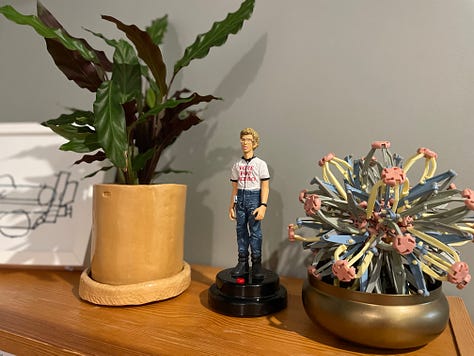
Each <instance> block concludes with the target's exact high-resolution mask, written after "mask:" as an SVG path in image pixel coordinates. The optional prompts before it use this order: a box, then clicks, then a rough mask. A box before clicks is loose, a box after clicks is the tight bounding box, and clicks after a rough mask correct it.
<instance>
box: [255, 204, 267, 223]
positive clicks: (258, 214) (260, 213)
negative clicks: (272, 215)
mask: <svg viewBox="0 0 474 356" xmlns="http://www.w3.org/2000/svg"><path fill="white" fill-rule="evenodd" d="M266 211H267V207H266V206H265V205H260V206H259V207H258V208H257V209H255V210H254V211H253V212H252V214H253V215H254V216H255V220H263V218H264V217H265V212H266Z"/></svg>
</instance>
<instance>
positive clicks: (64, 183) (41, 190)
mask: <svg viewBox="0 0 474 356" xmlns="http://www.w3.org/2000/svg"><path fill="white" fill-rule="evenodd" d="M70 176H71V173H70V172H63V171H62V172H59V173H58V174H57V178H56V182H55V183H54V185H47V184H36V185H35V184H16V183H15V179H14V177H13V176H12V175H10V174H2V175H0V235H3V236H5V237H11V238H13V237H24V236H26V235H27V234H28V233H29V232H30V231H32V230H34V229H36V228H37V227H38V226H40V225H41V224H45V223H51V224H54V223H56V221H57V219H58V218H61V217H72V210H73V209H72V205H73V203H74V199H75V196H76V192H77V187H78V182H77V181H72V180H70Z"/></svg>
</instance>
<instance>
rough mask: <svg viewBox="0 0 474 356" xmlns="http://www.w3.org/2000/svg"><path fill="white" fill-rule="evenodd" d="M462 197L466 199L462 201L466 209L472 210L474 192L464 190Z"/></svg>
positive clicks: (473, 206) (473, 207)
mask: <svg viewBox="0 0 474 356" xmlns="http://www.w3.org/2000/svg"><path fill="white" fill-rule="evenodd" d="M462 197H463V198H466V200H464V204H465V205H466V207H467V208H468V209H469V210H474V191H472V190H471V189H468V188H466V189H464V190H463V191H462Z"/></svg>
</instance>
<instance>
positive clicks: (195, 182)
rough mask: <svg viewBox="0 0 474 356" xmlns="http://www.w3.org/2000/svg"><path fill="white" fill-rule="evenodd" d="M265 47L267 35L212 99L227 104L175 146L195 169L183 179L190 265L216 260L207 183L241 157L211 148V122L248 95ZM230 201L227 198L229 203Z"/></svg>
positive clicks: (213, 124)
mask: <svg viewBox="0 0 474 356" xmlns="http://www.w3.org/2000/svg"><path fill="white" fill-rule="evenodd" d="M266 47H267V35H266V34H265V35H263V36H262V37H261V38H260V39H259V40H258V41H256V42H255V44H254V45H253V47H252V48H251V49H250V50H249V51H248V52H247V53H246V54H245V55H244V56H243V57H242V58H241V59H240V61H239V62H238V63H237V64H236V65H235V66H234V67H233V68H232V69H231V71H230V72H229V73H228V74H227V75H226V76H225V77H224V78H223V80H222V81H221V83H220V84H219V86H218V87H217V89H216V90H215V91H214V93H213V95H215V96H218V97H222V98H224V100H222V101H219V102H214V103H213V104H212V105H211V106H210V107H209V109H207V110H206V111H205V113H204V116H205V117H206V122H203V123H201V124H200V125H198V126H196V127H194V128H192V130H190V131H189V133H187V134H185V136H186V137H183V138H180V139H181V140H183V141H184V140H186V142H185V144H180V145H176V150H175V148H173V153H172V155H173V156H174V157H185V160H186V161H185V162H184V163H181V162H180V163H179V164H180V165H181V164H183V165H184V166H185V167H192V168H191V170H192V174H189V175H186V177H184V178H183V179H184V181H185V182H184V184H187V186H188V191H187V212H186V236H185V243H184V246H185V251H184V255H185V259H186V260H187V261H189V262H190V263H202V264H209V263H211V261H212V260H213V250H212V246H213V239H214V238H218V237H215V236H214V235H215V225H214V219H215V213H216V212H215V207H213V206H209V205H208V204H206V199H207V198H209V197H210V196H212V194H215V193H214V192H213V191H212V189H210V187H209V186H210V184H208V183H207V184H206V182H208V181H209V180H210V179H211V178H212V177H213V176H215V175H216V174H217V173H219V172H222V171H224V170H226V169H228V167H229V164H230V162H232V161H233V160H235V158H236V157H239V155H240V148H238V147H237V148H236V147H233V146H232V147H218V148H215V149H211V148H210V147H209V142H210V141H211V138H212V137H213V136H214V133H215V131H216V129H217V127H218V122H215V121H214V122H212V119H213V118H216V117H219V116H221V115H222V116H223V115H224V113H225V111H227V110H228V109H229V108H230V107H231V106H232V105H233V104H234V102H235V101H236V100H237V99H238V98H239V97H241V96H242V95H244V94H245V92H246V91H247V89H248V87H249V86H250V84H251V83H252V82H253V80H254V78H255V77H256V75H257V73H258V71H259V69H260V67H261V65H262V63H263V58H264V55H265V52H266ZM173 160H174V158H171V161H173ZM174 168H176V169H179V168H178V167H174ZM160 169H161V168H160ZM223 184H225V182H223ZM219 199H220V198H219ZM227 199H228V197H227V195H226V197H225V201H226V202H227Z"/></svg>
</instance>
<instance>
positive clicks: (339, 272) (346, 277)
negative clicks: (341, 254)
mask: <svg viewBox="0 0 474 356" xmlns="http://www.w3.org/2000/svg"><path fill="white" fill-rule="evenodd" d="M332 273H334V275H335V276H336V278H337V279H339V280H340V281H341V282H350V281H352V280H353V279H354V278H355V275H356V272H355V268H354V267H349V266H348V263H347V261H346V260H337V261H336V262H334V264H333V265H332Z"/></svg>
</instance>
